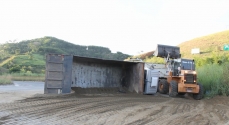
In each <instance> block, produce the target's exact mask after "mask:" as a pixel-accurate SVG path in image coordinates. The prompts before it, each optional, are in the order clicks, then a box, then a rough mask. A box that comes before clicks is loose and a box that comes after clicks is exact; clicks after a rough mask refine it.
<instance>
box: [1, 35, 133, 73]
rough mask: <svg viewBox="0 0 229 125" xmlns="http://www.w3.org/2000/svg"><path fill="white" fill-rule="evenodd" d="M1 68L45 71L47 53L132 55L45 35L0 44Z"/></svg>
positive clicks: (113, 57)
mask: <svg viewBox="0 0 229 125" xmlns="http://www.w3.org/2000/svg"><path fill="white" fill-rule="evenodd" d="M0 51H1V53H0V67H1V68H0V70H1V73H3V72H7V71H8V72H10V73H44V72H45V54H47V53H56V54H67V55H77V56H84V57H94V58H101V59H110V60H124V59H126V58H128V57H129V56H130V55H127V54H123V53H121V52H117V53H111V50H110V49H109V48H106V47H100V46H82V45H75V44H72V43H69V42H66V41H64V40H60V39H57V38H55V37H43V38H37V39H32V40H25V41H21V42H18V43H16V42H10V43H4V44H1V45H0Z"/></svg>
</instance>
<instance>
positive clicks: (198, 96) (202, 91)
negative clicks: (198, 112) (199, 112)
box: [193, 83, 204, 100]
mask: <svg viewBox="0 0 229 125" xmlns="http://www.w3.org/2000/svg"><path fill="white" fill-rule="evenodd" d="M197 85H199V88H200V90H199V93H197V94H193V98H194V99H196V100H200V99H202V98H203V96H204V88H203V86H202V85H201V84H200V83H198V84H197Z"/></svg>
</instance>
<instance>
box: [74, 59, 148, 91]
mask: <svg viewBox="0 0 229 125" xmlns="http://www.w3.org/2000/svg"><path fill="white" fill-rule="evenodd" d="M143 81H144V64H143V63H136V62H125V61H116V60H102V59H97V58H86V57H78V56H74V57H73V66H72V89H74V90H77V88H118V87H120V86H123V87H125V88H127V89H128V90H129V91H131V92H134V91H135V92H137V93H142V92H143Z"/></svg>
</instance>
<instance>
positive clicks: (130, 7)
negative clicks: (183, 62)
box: [0, 0, 229, 55]
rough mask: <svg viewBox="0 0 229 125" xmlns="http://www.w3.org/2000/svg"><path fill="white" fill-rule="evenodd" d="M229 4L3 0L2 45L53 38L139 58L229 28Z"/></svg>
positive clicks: (222, 0) (218, 0) (214, 0)
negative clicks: (141, 54)
mask: <svg viewBox="0 0 229 125" xmlns="http://www.w3.org/2000/svg"><path fill="white" fill-rule="evenodd" d="M228 5H229V1H228V0H199V1H195V0H1V1H0V43H5V42H6V41H9V40H11V41H13V40H16V41H17V42H19V41H21V40H28V39H34V38H40V37H44V36H53V37H57V38H59V39H63V40H65V41H68V42H71V43H74V44H79V45H86V46H87V45H97V46H104V47H108V48H110V49H111V50H112V52H116V51H121V52H123V53H127V54H132V55H135V54H139V53H140V52H142V51H143V52H147V51H151V50H154V49H155V48H156V45H157V44H167V45H178V44H180V43H182V42H185V41H187V40H191V39H193V38H196V37H200V36H204V35H208V34H211V33H215V32H219V31H224V30H229V7H228Z"/></svg>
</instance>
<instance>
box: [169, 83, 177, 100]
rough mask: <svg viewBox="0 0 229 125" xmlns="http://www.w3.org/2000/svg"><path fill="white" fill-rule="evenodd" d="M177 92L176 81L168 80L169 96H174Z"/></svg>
mask: <svg viewBox="0 0 229 125" xmlns="http://www.w3.org/2000/svg"><path fill="white" fill-rule="evenodd" d="M177 94H178V83H177V82H176V81H174V80H172V81H171V82H170V86H169V96H170V97H176V96H177Z"/></svg>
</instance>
